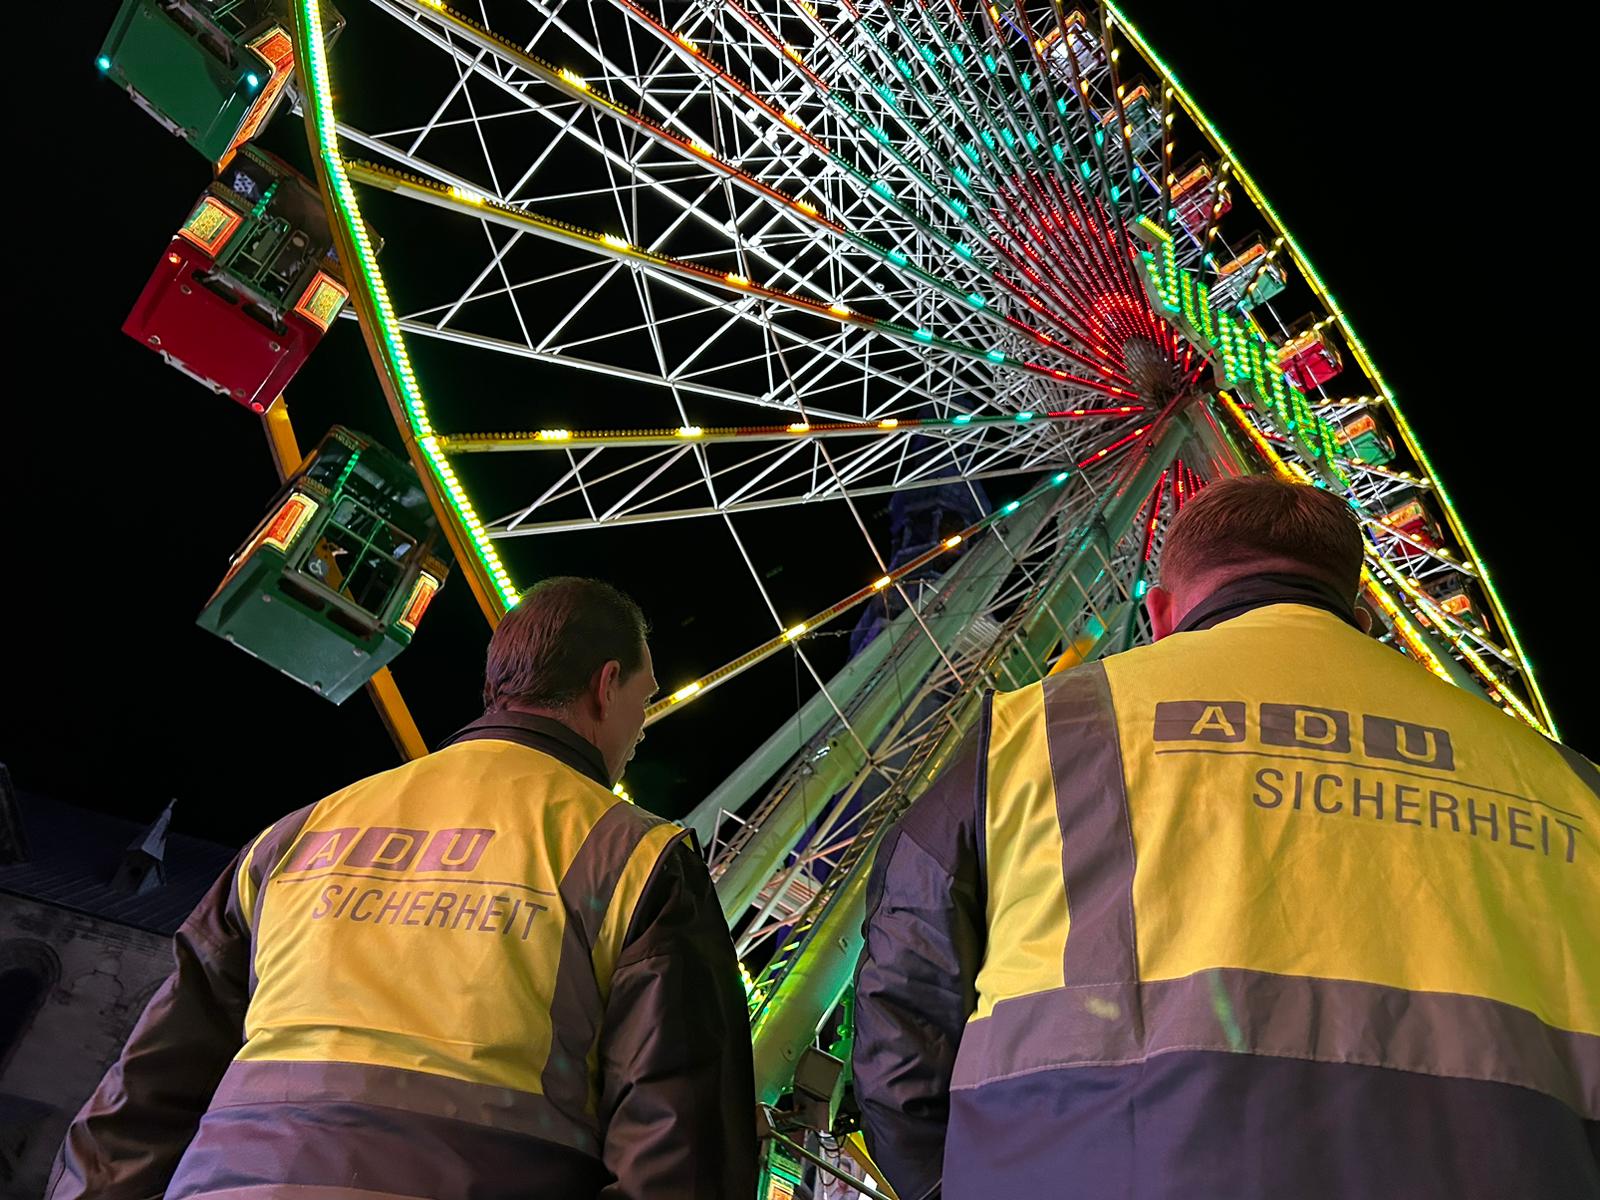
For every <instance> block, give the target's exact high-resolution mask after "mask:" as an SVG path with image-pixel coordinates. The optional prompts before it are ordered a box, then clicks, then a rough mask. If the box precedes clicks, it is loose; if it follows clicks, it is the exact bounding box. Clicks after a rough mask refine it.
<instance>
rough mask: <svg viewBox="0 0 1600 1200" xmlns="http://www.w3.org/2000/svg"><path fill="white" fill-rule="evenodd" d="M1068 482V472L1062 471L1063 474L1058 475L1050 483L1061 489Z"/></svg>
mask: <svg viewBox="0 0 1600 1200" xmlns="http://www.w3.org/2000/svg"><path fill="white" fill-rule="evenodd" d="M1066 481H1067V472H1066V471H1062V472H1061V474H1059V475H1057V476H1056V477H1055V478H1054V479H1052V480H1051V481H1050V482H1051V483H1053V484H1055V485H1056V486H1057V487H1060V486H1061V485H1062V484H1063V483H1065V482H1066Z"/></svg>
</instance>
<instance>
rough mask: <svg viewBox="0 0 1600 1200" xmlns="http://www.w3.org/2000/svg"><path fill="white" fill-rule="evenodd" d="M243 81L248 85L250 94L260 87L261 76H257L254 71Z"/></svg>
mask: <svg viewBox="0 0 1600 1200" xmlns="http://www.w3.org/2000/svg"><path fill="white" fill-rule="evenodd" d="M244 81H245V83H246V84H248V85H249V87H250V90H251V91H252V92H253V91H255V90H256V89H257V88H258V87H260V86H261V76H259V75H257V74H256V73H255V72H254V71H251V72H250V73H249V74H248V75H246V76H245V77H244Z"/></svg>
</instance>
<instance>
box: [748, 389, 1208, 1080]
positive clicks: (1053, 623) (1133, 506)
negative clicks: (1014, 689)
mask: <svg viewBox="0 0 1600 1200" xmlns="http://www.w3.org/2000/svg"><path fill="white" fill-rule="evenodd" d="M1191 432H1192V427H1191V425H1190V423H1189V421H1188V419H1187V418H1186V417H1185V416H1184V415H1182V414H1177V415H1175V416H1174V417H1173V418H1172V419H1170V420H1169V421H1168V422H1167V424H1166V427H1165V428H1164V429H1163V430H1161V431H1160V432H1159V433H1158V434H1157V435H1156V436H1155V438H1154V439H1153V441H1152V444H1151V445H1150V447H1149V449H1148V450H1147V452H1146V453H1145V456H1144V459H1143V461H1142V462H1140V463H1139V464H1138V465H1137V466H1135V467H1133V468H1132V469H1131V470H1129V471H1128V472H1127V473H1126V474H1125V475H1124V477H1123V479H1122V480H1121V482H1120V485H1119V487H1118V489H1117V491H1116V492H1115V493H1114V494H1112V495H1111V496H1110V497H1109V498H1108V499H1107V500H1106V501H1105V503H1104V507H1103V508H1102V510H1101V512H1100V515H1099V517H1098V519H1096V520H1095V521H1094V522H1093V523H1092V524H1091V525H1090V526H1089V527H1088V528H1087V529H1085V531H1084V532H1083V534H1082V536H1081V537H1080V538H1079V539H1078V541H1077V544H1076V546H1075V547H1074V548H1073V549H1072V550H1071V551H1070V553H1068V554H1066V555H1065V556H1064V558H1063V561H1062V564H1061V567H1060V568H1059V569H1058V570H1057V572H1056V574H1055V578H1054V580H1053V581H1052V583H1051V584H1050V585H1049V587H1048V588H1047V589H1046V591H1045V592H1044V594H1043V595H1042V596H1041V597H1040V598H1039V599H1038V600H1037V601H1036V602H1035V604H1034V607H1033V612H1032V613H1031V614H1029V616H1028V617H1027V618H1026V619H1025V620H1024V622H1023V626H1022V629H1021V630H1020V631H1019V632H1020V635H1021V636H1020V638H1019V642H1018V644H1017V645H1016V648H1015V649H1014V650H1013V651H1012V652H1011V653H1010V654H1009V655H1007V656H1006V657H1005V658H1004V659H1003V660H1002V667H1001V669H1000V671H999V672H997V673H999V674H1003V673H1004V671H1006V670H1009V671H1011V672H1012V674H1013V676H1014V677H1016V678H1029V679H1036V678H1038V675H1039V672H1038V671H1037V669H1035V668H1034V666H1033V664H1034V663H1035V662H1038V661H1040V660H1041V659H1043V658H1044V656H1045V652H1046V651H1047V650H1048V649H1049V648H1050V646H1051V645H1053V644H1054V643H1055V642H1056V641H1058V640H1059V639H1060V636H1061V632H1060V630H1061V624H1066V622H1064V621H1061V618H1062V617H1063V616H1064V615H1069V614H1070V612H1071V611H1072V610H1074V609H1076V608H1077V607H1078V606H1079V605H1081V603H1082V602H1083V600H1084V598H1085V597H1087V596H1088V594H1089V588H1090V587H1091V586H1092V584H1093V582H1094V580H1095V579H1096V577H1097V576H1098V575H1099V574H1100V572H1101V571H1102V570H1104V557H1105V549H1106V548H1107V547H1109V546H1111V545H1114V544H1115V543H1116V542H1117V541H1118V540H1119V539H1120V537H1121V536H1122V535H1123V534H1124V533H1125V532H1127V530H1128V528H1129V527H1130V526H1131V525H1132V523H1133V522H1134V521H1135V520H1136V519H1137V517H1138V515H1139V512H1140V511H1141V508H1142V503H1143V501H1144V499H1145V497H1147V496H1148V495H1149V494H1150V489H1151V488H1152V487H1154V486H1155V481H1156V479H1157V478H1158V477H1159V476H1160V474H1161V472H1162V471H1163V470H1164V469H1165V468H1166V466H1167V464H1168V463H1170V462H1171V461H1172V459H1173V458H1174V457H1175V456H1176V455H1177V453H1178V451H1179V449H1180V448H1181V447H1182V445H1183V443H1184V441H1185V440H1186V439H1187V438H1188V437H1189V436H1190V435H1191ZM1058 622H1059V623H1058ZM1109 644H1110V643H1109V641H1108V640H1107V639H1104V638H1102V639H1101V645H1102V646H1108V645H1109ZM980 694H981V693H980V692H979V690H978V689H976V688H974V689H971V690H969V692H968V694H967V697H966V702H965V703H963V704H962V705H961V706H960V707H959V708H958V710H957V723H958V724H961V725H965V724H967V723H970V722H971V720H972V719H973V717H974V716H975V715H976V713H977V704H976V703H975V701H976V699H977V697H978V696H979V695H980ZM958 745H959V741H958V739H957V738H955V737H954V736H947V737H945V738H944V739H942V744H941V745H940V746H939V747H938V749H937V750H936V751H935V753H934V754H933V755H932V756H930V757H929V758H928V759H927V760H926V761H925V763H924V764H923V769H922V770H920V771H918V773H917V776H916V778H914V779H908V780H906V786H907V787H908V789H910V794H911V795H915V794H918V793H920V792H921V791H922V790H924V789H925V788H926V787H927V785H928V784H929V783H931V782H932V781H933V779H935V778H936V777H937V775H938V772H939V771H940V770H941V769H943V767H944V766H945V764H946V763H947V762H948V761H949V759H950V757H951V756H952V755H953V754H954V753H955V750H956V748H957V746H958ZM872 857H873V856H872V853H871V852H870V851H869V852H868V853H866V854H863V855H862V856H861V857H860V859H859V860H858V861H857V862H856V864H855V867H854V869H853V871H852V874H851V877H850V878H849V879H848V880H846V881H845V883H844V884H843V885H842V886H841V887H840V888H839V890H838V891H837V892H836V893H835V895H834V896H833V899H832V901H831V903H829V905H828V906H827V908H826V909H825V910H824V911H823V913H822V914H821V916H820V917H819V918H818V920H817V923H816V924H815V925H814V926H813V927H812V929H811V930H810V933H809V935H808V944H807V945H806V946H805V947H804V948H803V949H802V950H801V952H800V954H799V957H798V958H797V959H796V961H795V963H794V966H793V968H792V969H791V970H790V971H789V972H788V973H787V974H785V975H784V976H783V977H782V978H781V980H780V981H779V983H778V986H777V990H776V991H775V992H774V993H773V995H772V996H771V998H770V999H769V1000H768V1001H767V1003H766V1004H765V1005H764V1006H763V1008H762V1011H761V1014H760V1017H759V1018H758V1021H757V1023H756V1026H755V1029H754V1031H753V1038H754V1045H755V1067H756V1070H755V1075H756V1095H757V1098H758V1099H759V1100H761V1101H762V1102H764V1103H769V1104H770V1103H773V1102H775V1101H776V1100H777V1099H778V1097H779V1096H780V1095H781V1094H782V1092H783V1090H784V1089H785V1088H786V1087H788V1085H789V1082H790V1080H791V1079H792V1078H793V1074H794V1064H795V1062H796V1061H797V1060H798V1059H799V1056H800V1054H801V1053H802V1052H803V1051H804V1050H805V1048H806V1047H807V1046H808V1045H810V1044H811V1042H812V1039H813V1038H815V1036H816V1032H817V1026H818V1025H819V1024H820V1023H821V1021H822V1020H823V1018H824V1017H826V1016H827V1014H828V1013H829V1012H830V1011H831V1010H832V1009H833V1007H834V1006H835V1005H836V1004H837V1003H838V1002H839V998H840V997H841V996H843V995H844V990H845V988H846V987H848V986H849V982H850V978H851V975H852V974H853V972H854V969H855V964H856V960H857V959H858V958H859V957H860V954H861V941H862V936H861V923H862V919H863V916H864V914H865V909H866V886H867V875H868V872H869V871H870V870H871V866H872Z"/></svg>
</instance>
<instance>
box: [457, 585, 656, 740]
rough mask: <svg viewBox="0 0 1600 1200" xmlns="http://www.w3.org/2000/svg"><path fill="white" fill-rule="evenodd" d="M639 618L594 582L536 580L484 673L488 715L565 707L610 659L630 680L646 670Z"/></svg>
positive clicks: (497, 634)
mask: <svg viewBox="0 0 1600 1200" xmlns="http://www.w3.org/2000/svg"><path fill="white" fill-rule="evenodd" d="M649 632H650V628H649V626H648V625H647V624H646V623H645V619H644V613H642V612H640V611H639V606H638V605H637V604H635V603H634V602H633V601H632V600H630V599H629V598H628V597H627V596H625V595H624V594H623V593H622V592H620V591H618V590H617V589H616V588H614V587H612V586H611V585H610V584H609V583H604V582H602V581H601V580H598V579H581V578H579V577H577V576H574V575H558V576H555V577H553V578H550V579H545V580H541V581H540V582H539V583H536V584H534V585H533V586H532V587H531V588H529V589H528V590H527V591H526V592H524V593H522V599H521V601H520V602H519V603H518V604H517V606H516V607H515V608H513V609H512V610H511V611H510V612H508V613H506V615H505V616H504V617H502V618H501V619H500V624H499V625H498V626H497V627H496V628H495V631H494V636H493V637H492V638H490V639H489V655H488V662H487V664H486V665H485V668H484V672H483V705H484V708H486V709H491V708H505V707H507V706H508V705H511V704H519V705H522V706H525V707H528V708H557V709H558V708H565V707H566V706H567V705H568V704H571V703H572V702H573V701H574V700H576V699H577V698H578V697H579V696H580V695H581V694H582V693H583V690H584V689H585V688H586V687H588V686H589V681H590V680H591V679H593V678H594V674H595V672H596V671H598V670H599V669H600V668H601V667H603V666H605V665H606V663H608V662H610V661H611V660H612V659H616V660H617V662H618V663H620V664H621V665H622V677H623V678H624V679H627V678H629V677H630V676H631V675H632V674H633V673H634V672H635V671H637V670H638V669H639V668H640V667H641V666H642V665H643V664H644V639H645V635H646V634H648V633H649Z"/></svg>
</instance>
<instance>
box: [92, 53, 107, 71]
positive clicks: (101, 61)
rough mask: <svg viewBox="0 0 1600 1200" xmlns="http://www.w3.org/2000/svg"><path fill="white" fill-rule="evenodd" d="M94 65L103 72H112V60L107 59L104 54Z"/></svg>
mask: <svg viewBox="0 0 1600 1200" xmlns="http://www.w3.org/2000/svg"><path fill="white" fill-rule="evenodd" d="M94 65H95V66H97V67H99V68H100V69H101V70H102V71H109V70H111V60H110V59H109V58H107V57H106V56H105V55H104V54H102V55H101V56H100V57H99V58H97V59H95V60H94Z"/></svg>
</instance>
